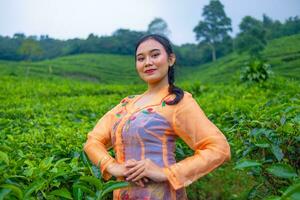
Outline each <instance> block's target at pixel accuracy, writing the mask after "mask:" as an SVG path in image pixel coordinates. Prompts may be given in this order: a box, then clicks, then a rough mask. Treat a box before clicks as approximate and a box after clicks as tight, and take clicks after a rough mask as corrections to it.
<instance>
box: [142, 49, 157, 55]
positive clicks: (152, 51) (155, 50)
mask: <svg viewBox="0 0 300 200" xmlns="http://www.w3.org/2000/svg"><path fill="white" fill-rule="evenodd" d="M153 51H160V50H159V49H151V50H150V53H152V52H153ZM142 54H143V53H139V54H137V55H136V56H139V55H142Z"/></svg>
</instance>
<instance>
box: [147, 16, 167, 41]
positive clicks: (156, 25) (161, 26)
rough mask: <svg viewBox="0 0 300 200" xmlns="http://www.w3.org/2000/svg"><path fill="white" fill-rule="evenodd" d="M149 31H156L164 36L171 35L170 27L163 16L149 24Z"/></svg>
mask: <svg viewBox="0 0 300 200" xmlns="http://www.w3.org/2000/svg"><path fill="white" fill-rule="evenodd" d="M147 32H148V33H156V34H160V35H164V36H167V37H168V36H169V35H170V33H171V31H170V30H169V28H168V24H167V22H165V20H163V19H162V18H158V17H156V18H154V19H153V20H152V21H151V22H150V24H149V25H148V30H147Z"/></svg>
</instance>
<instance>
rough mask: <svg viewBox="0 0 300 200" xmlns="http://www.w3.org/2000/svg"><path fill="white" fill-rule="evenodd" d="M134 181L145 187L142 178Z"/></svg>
mask: <svg viewBox="0 0 300 200" xmlns="http://www.w3.org/2000/svg"><path fill="white" fill-rule="evenodd" d="M134 183H135V184H137V185H139V186H141V187H144V183H143V181H142V180H138V181H136V182H134Z"/></svg>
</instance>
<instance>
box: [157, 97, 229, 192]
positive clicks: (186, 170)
mask: <svg viewBox="0 0 300 200" xmlns="http://www.w3.org/2000/svg"><path fill="white" fill-rule="evenodd" d="M173 129H174V131H175V133H176V134H177V135H178V136H179V137H180V138H182V139H183V140H184V141H185V142H186V143H187V145H188V146H189V147H190V148H191V149H193V150H194V155H193V156H190V157H187V158H185V159H184V160H181V161H180V162H177V163H175V164H173V165H171V166H169V167H165V168H163V170H164V172H165V174H166V175H167V178H168V180H169V182H170V183H171V185H172V187H173V188H174V189H175V190H177V189H180V188H181V187H185V186H188V185H189V184H191V183H192V182H194V181H196V180H197V179H199V178H200V177H202V176H204V175H206V174H208V173H209V172H211V171H212V170H214V169H215V168H217V167H218V166H219V165H221V164H222V163H223V162H225V161H229V160H230V159H231V152H230V146H229V143H228V142H227V139H226V137H225V136H224V135H223V133H222V132H221V131H220V130H219V129H218V128H217V127H216V126H215V125H214V124H213V123H212V122H211V121H210V120H209V119H208V118H207V117H206V115H205V113H204V112H203V110H202V109H201V108H200V106H199V105H198V103H197V102H196V100H194V98H193V97H192V95H191V94H190V93H187V94H185V96H184V98H183V99H182V100H181V101H180V102H179V103H178V105H177V107H176V108H175V111H174V114H173Z"/></svg>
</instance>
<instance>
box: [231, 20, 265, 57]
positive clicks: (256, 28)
mask: <svg viewBox="0 0 300 200" xmlns="http://www.w3.org/2000/svg"><path fill="white" fill-rule="evenodd" d="M239 27H240V30H241V32H240V33H239V34H238V36H237V37H236V41H235V45H236V49H237V50H238V52H239V53H241V52H248V53H249V54H250V55H251V56H253V57H257V56H259V55H260V52H261V51H262V50H263V49H264V47H265V46H266V44H267V41H266V31H265V29H264V28H263V24H262V22H261V21H259V20H257V19H255V18H253V17H251V16H246V17H244V18H243V19H242V22H241V24H240V25H239Z"/></svg>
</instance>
